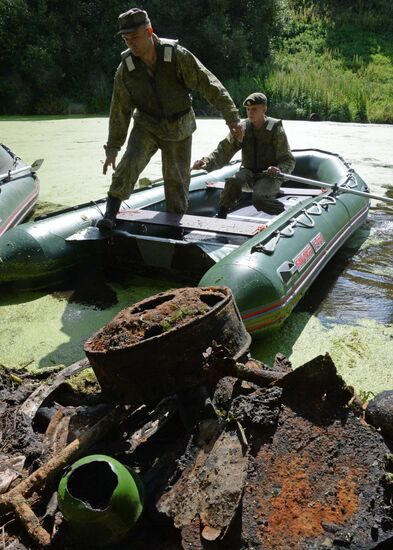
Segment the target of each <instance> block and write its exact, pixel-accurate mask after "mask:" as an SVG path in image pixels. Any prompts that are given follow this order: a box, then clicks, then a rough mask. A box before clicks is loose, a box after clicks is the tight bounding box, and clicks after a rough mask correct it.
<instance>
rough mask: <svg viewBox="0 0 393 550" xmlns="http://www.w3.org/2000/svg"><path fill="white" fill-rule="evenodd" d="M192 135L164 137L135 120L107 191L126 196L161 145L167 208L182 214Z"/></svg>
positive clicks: (188, 179) (185, 208)
mask: <svg viewBox="0 0 393 550" xmlns="http://www.w3.org/2000/svg"><path fill="white" fill-rule="evenodd" d="M191 143H192V136H190V137H188V138H186V139H184V140H182V141H164V140H162V139H159V138H158V137H156V136H155V135H154V134H152V133H151V132H149V131H147V130H145V128H143V127H142V126H141V125H140V124H134V126H133V128H132V130H131V133H130V137H129V140H128V144H127V149H126V151H125V153H124V155H123V157H122V159H121V161H120V162H119V164H118V165H117V167H116V170H115V172H114V174H113V176H112V184H111V186H110V189H109V195H112V196H113V197H117V198H118V199H121V200H126V199H128V197H129V196H130V195H131V193H132V191H133V190H134V187H135V184H136V182H137V181H138V178H139V175H140V173H141V172H142V170H144V168H145V167H146V165H147V164H148V162H149V160H150V159H151V157H152V156H153V155H154V153H156V151H157V150H158V149H161V159H162V175H163V179H164V190H165V202H166V210H167V212H177V213H178V214H184V213H185V212H186V210H187V207H188V188H189V186H190V164H191Z"/></svg>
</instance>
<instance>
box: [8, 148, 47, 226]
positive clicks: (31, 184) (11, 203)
mask: <svg viewBox="0 0 393 550" xmlns="http://www.w3.org/2000/svg"><path fill="white" fill-rule="evenodd" d="M41 164H42V161H36V162H35V163H34V164H33V165H31V166H28V165H27V164H25V163H24V162H23V160H21V159H20V158H19V157H17V156H16V155H15V154H14V153H13V152H12V151H11V150H10V149H9V148H8V147H6V146H5V145H3V144H0V236H1V235H3V234H4V233H5V232H6V231H7V230H8V229H10V228H11V227H14V226H15V225H17V224H19V223H21V222H22V221H23V220H24V219H25V218H26V217H27V216H28V215H29V214H30V213H31V212H32V211H33V209H34V207H35V205H36V202H37V198H38V191H39V181H38V178H37V175H36V170H38V168H39V166H41Z"/></svg>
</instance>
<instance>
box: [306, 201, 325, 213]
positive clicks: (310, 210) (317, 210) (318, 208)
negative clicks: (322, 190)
mask: <svg viewBox="0 0 393 550" xmlns="http://www.w3.org/2000/svg"><path fill="white" fill-rule="evenodd" d="M307 212H308V213H309V214H312V215H313V216H320V215H321V214H322V208H321V205H320V204H319V202H313V203H312V205H311V206H310V208H308V209H307Z"/></svg>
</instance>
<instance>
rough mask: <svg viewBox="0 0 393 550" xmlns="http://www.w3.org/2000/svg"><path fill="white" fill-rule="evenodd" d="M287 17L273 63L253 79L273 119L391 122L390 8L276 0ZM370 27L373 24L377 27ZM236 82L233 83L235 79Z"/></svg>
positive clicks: (377, 0)
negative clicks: (313, 116)
mask: <svg viewBox="0 0 393 550" xmlns="http://www.w3.org/2000/svg"><path fill="white" fill-rule="evenodd" d="M284 2H285V3H286V5H287V12H286V13H287V15H288V14H289V15H288V18H287V23H286V29H285V32H284V34H283V39H280V40H279V41H277V43H276V49H275V52H274V56H273V63H272V64H271V67H270V70H268V71H267V72H266V67H265V68H264V72H262V71H261V70H260V71H257V72H256V74H255V75H254V80H255V83H256V85H257V87H258V88H259V89H263V90H264V91H265V92H266V93H267V95H268V96H269V104H270V108H269V112H270V113H271V114H272V115H273V116H274V115H276V116H279V117H280V118H292V119H305V118H308V117H309V116H310V114H311V113H317V114H318V115H319V117H320V118H321V119H323V120H337V121H355V122H367V121H369V122H378V123H379V122H380V123H393V64H392V61H393V44H392V40H391V38H390V34H389V33H388V34H387V33H386V29H387V28H388V27H390V28H391V27H392V21H391V20H388V21H385V25H382V22H383V19H384V16H385V18H386V14H387V13H389V14H390V13H391V12H393V8H392V5H391V4H390V3H389V4H388V3H386V5H385V3H384V0H373V1H372V2H371V3H372V4H375V3H377V4H378V5H380V4H383V5H384V10H382V11H379V10H376V9H375V6H373V8H374V9H371V8H370V5H369V4H370V2H363V1H362V0H358V1H357V2H353V3H351V5H348V3H347V2H345V3H343V4H341V3H339V2H337V3H336V4H335V3H334V2H333V1H330V2H326V3H320V2H312V1H311V0H286V1H285V0H284ZM377 30H378V33H375V32H374V31H377ZM238 87H239V88H241V83H240V84H239V85H238Z"/></svg>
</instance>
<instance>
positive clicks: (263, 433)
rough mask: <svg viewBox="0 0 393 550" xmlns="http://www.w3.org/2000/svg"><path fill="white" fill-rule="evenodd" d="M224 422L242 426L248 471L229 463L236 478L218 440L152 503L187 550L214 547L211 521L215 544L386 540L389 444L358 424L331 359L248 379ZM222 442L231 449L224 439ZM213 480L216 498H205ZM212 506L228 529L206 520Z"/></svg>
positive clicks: (320, 545) (253, 548)
mask: <svg viewBox="0 0 393 550" xmlns="http://www.w3.org/2000/svg"><path fill="white" fill-rule="evenodd" d="M279 385H281V386H282V387H278V386H279ZM227 418H228V419H230V421H231V422H232V423H233V422H236V421H237V422H241V426H242V427H243V429H242V433H243V436H244V437H243V439H242V441H243V445H244V442H246V444H248V454H247V471H243V470H242V463H241V461H240V462H237V463H236V462H235V463H234V464H232V467H233V468H240V469H239V470H237V472H238V475H237V476H234V475H233V470H232V471H231V467H228V461H226V460H225V454H224V455H223V454H222V453H218V452H215V449H216V444H217V443H218V442H219V439H217V441H216V443H215V445H214V446H213V447H212V449H211V450H209V449H207V448H206V449H204V450H203V455H201V452H202V451H199V453H197V454H196V456H195V457H194V458H191V459H190V457H188V462H187V455H185V456H184V463H187V464H188V466H187V467H186V468H185V470H184V472H183V474H182V475H181V477H180V478H179V480H178V481H177V483H176V484H175V485H174V486H172V487H171V489H170V490H169V491H168V492H167V493H164V495H163V496H162V497H161V499H160V500H159V509H160V510H161V512H165V513H166V514H167V515H169V516H172V517H173V521H174V525H175V527H178V528H179V529H180V530H181V536H182V544H183V548H184V549H187V550H190V549H192V550H199V549H207V548H211V546H209V544H211V543H210V542H209V541H208V537H209V536H211V538H212V539H214V536H215V535H216V534H217V532H218V529H217V525H218V526H220V527H221V531H219V536H217V537H216V538H215V539H214V540H215V546H214V548H217V549H218V548H222V549H232V548H242V549H243V550H246V549H249V550H271V549H274V550H287V549H289V548H294V549H299V550H300V549H301V550H311V549H313V550H315V549H318V550H319V549H336V550H338V549H342V548H349V549H352V550H361V549H362V550H366V549H367V550H371V549H372V548H378V547H379V546H378V545H379V544H381V543H383V542H384V541H387V540H390V539H391V537H392V532H393V519H392V518H393V509H392V495H393V485H389V479H390V477H389V473H388V474H387V473H386V472H387V471H388V472H389V471H393V461H387V460H386V455H387V453H389V448H388V446H387V444H386V443H385V441H384V440H383V438H382V437H381V435H380V434H379V433H378V432H377V431H376V430H375V429H374V428H373V427H372V426H369V425H368V424H367V423H366V422H365V421H364V419H363V411H362V409H361V408H360V407H359V405H358V403H357V401H356V398H355V396H354V392H353V390H352V389H351V388H349V387H348V386H347V385H346V384H345V382H344V381H343V380H342V378H341V377H340V376H338V375H337V372H336V369H335V367H334V364H333V362H332V360H331V358H330V357H329V356H328V355H326V356H324V357H318V358H316V359H314V360H312V361H310V362H309V363H307V364H306V365H304V366H303V367H300V368H299V369H296V370H295V371H293V372H291V373H288V374H287V375H286V376H285V377H284V378H281V380H277V381H276V382H273V384H272V385H271V386H270V387H264V388H257V387H256V386H254V385H253V384H249V385H248V386H247V388H246V389H245V392H243V393H242V390H240V395H238V396H237V397H236V396H233V397H232V398H231V406H230V408H229V411H228V416H227ZM220 443H221V444H223V448H225V446H226V448H227V452H230V449H231V445H230V444H229V445H225V442H224V441H221V442H220ZM211 453H213V454H211ZM201 457H202V458H201ZM209 464H210V465H211V464H213V465H214V466H212V467H211V468H210V469H211V471H212V472H213V473H212V474H211V477H210V476H209V475H208V474H207V466H208V465H209ZM239 472H242V474H241V475H239ZM227 473H228V478H227V477H226V474H227ZM221 476H222V477H221ZM232 477H233V478H234V487H233V489H235V488H236V491H237V494H241V493H243V496H242V500H241V505H240V506H239V508H238V515H237V521H236V518H235V521H234V520H233V518H234V517H235V507H234V505H233V502H234V501H231V499H230V498H227V495H226V492H225V491H226V487H227V486H228V485H230V481H231V479H232ZM215 481H217V482H219V484H220V491H221V492H220V491H217V490H216V493H214V494H215V495H220V498H218V499H217V500H214V499H212V500H211V501H210V500H209V499H210V494H211V491H212V486H213V487H214V488H215V487H216V486H215V484H214V483H215ZM242 481H243V482H244V490H242V488H241V482H242ZM209 504H211V505H212V506H215V507H217V514H218V517H221V518H223V517H227V518H228V517H232V520H231V524H230V527H229V528H228V527H227V528H226V529H222V525H223V523H224V522H223V523H220V521H217V520H216V523H214V521H207V522H204V518H205V517H206V514H205V510H206V509H209V514H210V513H211V517H214V518H216V517H217V516H215V512H211V510H210V508H208V507H209ZM225 514H226V515H225ZM226 525H228V522H227V523H226ZM211 528H212V529H211ZM205 529H206V531H204V530H205ZM216 529H217V531H216ZM204 533H205V537H204ZM387 544H389V543H387ZM382 547H383V548H387V546H381V548H382Z"/></svg>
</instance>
